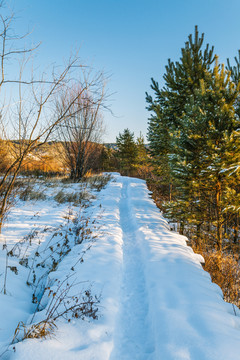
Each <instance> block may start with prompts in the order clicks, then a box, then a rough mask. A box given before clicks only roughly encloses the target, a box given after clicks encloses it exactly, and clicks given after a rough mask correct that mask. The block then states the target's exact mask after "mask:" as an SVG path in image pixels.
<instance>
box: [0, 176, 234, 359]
mask: <svg viewBox="0 0 240 360" xmlns="http://www.w3.org/2000/svg"><path fill="white" fill-rule="evenodd" d="M91 214H92V216H93V217H95V218H96V219H98V223H99V225H100V226H101V230H100V232H99V233H98V237H97V240H96V241H95V242H94V243H93V245H92V247H91V249H90V250H89V251H88V252H87V253H86V255H85V257H84V262H83V263H81V264H79V265H78V267H76V269H75V271H76V276H77V279H78V280H79V281H82V282H84V281H88V282H89V283H91V284H92V285H91V291H92V293H93V294H101V306H100V317H99V319H98V320H94V321H93V320H91V321H81V320H80V319H78V320H76V321H75V320H74V321H72V322H71V323H67V322H66V321H65V320H59V321H58V322H57V326H58V329H57V331H56V333H55V335H54V338H52V339H47V340H38V339H34V340H32V339H29V340H26V341H24V342H21V343H18V344H16V345H15V347H16V352H15V353H10V355H8V357H6V359H11V360H12V359H13V360H30V359H33V358H34V359H35V360H43V359H44V360H48V359H49V360H50V359H51V360H55V359H56V360H68V359H71V360H79V359H84V360H238V359H240V317H239V316H235V312H234V309H233V306H232V305H231V304H228V303H226V302H224V301H223V298H222V292H221V290H220V288H219V287H218V286H216V285H215V284H213V283H212V282H211V279H210V276H209V274H208V273H206V272H205V271H204V270H203V268H202V266H201V262H202V261H203V259H202V257H201V256H199V255H197V254H194V252H193V251H192V249H191V248H190V247H189V246H187V239H186V237H184V236H181V235H179V234H178V233H175V232H172V231H170V230H169V226H168V223H167V221H166V220H165V219H164V218H163V217H162V215H161V213H160V212H159V209H158V208H157V207H156V205H155V204H154V202H153V200H152V199H151V198H150V196H149V191H148V189H147V186H146V183H145V182H144V181H143V180H140V179H134V178H128V177H121V176H120V175H118V174H114V179H113V181H111V182H110V183H109V184H108V185H107V187H106V188H105V189H104V190H102V191H101V193H100V194H99V196H98V198H97V200H96V201H95V202H94V204H93V206H92V208H91ZM80 253H81V252H80V248H79V247H78V248H77V249H74V248H73V249H72V251H71V252H70V253H69V254H68V255H67V256H66V258H65V259H64V261H63V262H62V264H61V263H60V264H59V266H58V268H57V269H56V271H55V272H54V273H53V274H52V275H51V276H54V277H55V278H61V279H62V278H63V277H64V276H65V274H66V269H70V268H71V266H72V263H75V262H76V260H77V259H78V257H79V254H80ZM0 305H1V304H0ZM4 306H7V304H6V302H5V303H4ZM4 311H5V312H6V311H7V309H3V312H4ZM235 311H236V312H237V314H239V311H238V309H235ZM40 315H41V314H40ZM40 315H39V316H40ZM25 317H26V316H25ZM29 317H31V314H29ZM19 320H21V319H19Z"/></svg>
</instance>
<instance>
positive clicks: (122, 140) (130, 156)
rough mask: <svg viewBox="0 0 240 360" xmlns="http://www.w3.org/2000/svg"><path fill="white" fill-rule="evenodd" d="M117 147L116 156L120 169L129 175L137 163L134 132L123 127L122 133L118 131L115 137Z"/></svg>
mask: <svg viewBox="0 0 240 360" xmlns="http://www.w3.org/2000/svg"><path fill="white" fill-rule="evenodd" d="M116 143H117V147H118V152H117V156H118V159H119V163H120V171H121V172H122V173H123V174H127V175H130V174H131V172H132V170H133V169H134V166H135V165H136V163H137V156H138V150H137V145H136V143H135V141H134V133H131V132H130V130H129V129H125V130H124V131H123V133H122V134H121V133H119V136H118V137H117V138H116Z"/></svg>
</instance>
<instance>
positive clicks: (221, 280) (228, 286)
mask: <svg viewBox="0 0 240 360" xmlns="http://www.w3.org/2000/svg"><path fill="white" fill-rule="evenodd" d="M192 248H193V250H194V251H195V252H196V253H199V254H201V255H202V256H203V257H204V259H205V264H204V265H203V268H204V270H206V271H207V272H209V274H210V275H211V279H212V282H214V283H215V284H217V285H218V286H220V288H221V289H222V292H223V296H224V300H225V301H227V302H230V303H232V304H235V305H236V306H238V307H239V308H240V265H239V262H238V260H237V256H234V255H233V254H225V253H224V252H221V251H217V250H213V249H209V250H207V249H204V250H203V249H201V248H200V247H199V246H196V245H194V244H192Z"/></svg>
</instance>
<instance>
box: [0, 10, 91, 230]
mask: <svg viewBox="0 0 240 360" xmlns="http://www.w3.org/2000/svg"><path fill="white" fill-rule="evenodd" d="M11 22H12V16H11V17H10V18H5V19H4V18H3V17H1V15H0V27H2V30H1V31H0V91H1V90H2V88H3V85H4V84H8V85H9V84H12V85H14V86H15V87H17V90H18V91H17V98H16V99H15V98H14V99H13V100H11V101H10V103H9V105H8V106H6V104H5V103H4V99H3V96H2V92H0V95H1V96H0V104H1V105H0V106H1V108H0V115H1V123H0V125H1V132H2V134H4V136H5V139H6V140H9V139H15V140H17V141H15V142H11V146H10V148H11V151H12V153H11V156H10V159H9V163H8V166H7V168H6V169H5V171H4V172H3V176H2V177H1V179H0V231H1V228H2V225H3V221H4V218H5V215H6V210H7V209H8V207H9V205H10V203H11V200H12V199H11V194H12V193H13V190H14V186H15V182H16V179H17V176H18V174H19V171H20V169H21V166H22V164H23V162H24V161H25V160H26V159H27V158H28V157H29V156H30V155H31V154H32V152H33V151H34V150H35V149H36V148H38V147H40V146H41V145H42V144H44V143H46V142H47V141H48V140H49V139H50V137H51V136H52V134H53V132H54V130H55V129H56V127H57V126H59V124H60V123H61V122H63V121H64V122H66V121H67V119H72V118H73V117H74V116H75V113H77V112H78V107H77V106H76V105H75V104H78V100H79V99H83V94H85V93H86V92H87V91H88V89H89V88H90V87H91V85H92V84H93V82H92V83H91V82H90V81H88V80H87V79H86V81H85V82H84V83H83V84H82V87H81V88H79V89H78V91H77V92H72V90H71V89H72V88H75V87H76V83H78V82H79V78H80V75H79V72H81V71H82V70H83V66H81V64H80V63H79V59H78V57H77V55H74V56H72V57H70V59H69V60H68V62H67V63H66V64H65V65H64V66H63V67H62V69H59V68H58V70H57V71H56V68H54V69H52V71H51V74H50V75H49V74H47V73H46V72H44V73H42V74H41V75H40V76H39V77H38V78H36V77H35V72H34V71H31V73H30V76H27V75H25V73H26V72H27V73H28V72H29V63H28V60H29V59H28V58H26V54H27V53H30V54H31V53H32V51H33V50H34V48H30V49H25V48H23V49H20V50H19V48H18V47H15V46H14V44H15V40H21V37H14V36H13V35H12V34H11V28H10V24H11ZM15 56H18V57H21V61H20V67H19V72H18V76H16V77H15V78H14V79H9V78H7V77H6V66H7V65H6V61H7V60H8V59H11V57H15ZM15 73H16V72H15ZM25 76H26V77H25ZM15 91H16V88H15ZM8 92H9V91H8V89H7V91H6V90H5V96H4V98H6V94H7V96H8ZM69 93H71V94H72V96H71V97H69V96H67V99H68V101H67V103H66V104H65V107H64V108H62V109H61V111H60V112H59V111H56V106H55V104H56V102H57V103H60V102H61V99H63V97H64V95H63V94H69Z"/></svg>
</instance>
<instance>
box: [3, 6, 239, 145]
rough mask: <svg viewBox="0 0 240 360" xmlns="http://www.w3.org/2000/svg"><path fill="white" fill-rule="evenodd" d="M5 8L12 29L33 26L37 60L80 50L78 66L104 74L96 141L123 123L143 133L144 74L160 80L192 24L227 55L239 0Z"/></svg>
mask: <svg viewBox="0 0 240 360" xmlns="http://www.w3.org/2000/svg"><path fill="white" fill-rule="evenodd" d="M7 4H8V5H9V6H10V7H11V8H13V10H14V12H15V15H16V21H15V28H16V32H26V31H27V30H28V29H31V30H33V33H32V34H31V37H30V38H31V40H32V41H34V42H35V43H36V42H38V41H41V42H42V44H41V48H40V49H39V51H38V61H39V62H40V63H41V64H43V65H44V66H47V65H48V64H51V63H57V64H61V63H62V62H63V60H64V59H67V58H68V57H69V54H70V52H71V51H72V50H74V49H76V48H78V49H79V48H80V57H81V58H82V61H83V63H85V64H89V65H91V66H93V67H94V68H95V69H96V70H104V71H105V72H106V74H108V75H111V77H110V80H109V83H108V88H109V92H110V93H113V95H112V97H111V99H110V101H109V105H111V109H112V111H113V113H114V115H115V116H112V114H110V113H105V123H106V128H107V133H106V135H105V138H104V140H105V141H109V142H114V141H115V138H116V136H117V135H118V133H119V132H122V131H123V129H124V128H126V127H128V128H130V130H131V131H134V133H135V136H139V134H140V132H142V133H143V134H144V135H146V131H147V118H148V116H149V114H148V112H147V111H146V110H145V106H146V103H145V92H146V91H149V90H150V78H151V77H154V78H155V79H156V80H158V81H159V82H160V84H163V83H162V80H161V79H162V75H163V72H164V67H165V65H166V63H167V59H168V58H171V59H173V60H178V58H179V55H180V49H181V47H182V46H184V42H185V41H186V40H187V37H188V35H189V34H190V33H192V32H193V31H194V26H195V25H198V26H199V31H200V32H204V33H205V39H206V41H207V42H209V43H210V45H215V51H216V53H217V54H218V55H219V56H220V62H225V60H226V57H230V58H233V57H234V56H235V55H236V54H237V50H238V49H240V21H239V14H240V1H239V0H229V1H226V0H224V1H223V0H202V1H194V0H191V1H190V0H172V1H171V0H169V1H163V0H121V1H119V0H65V1H63V0H41V1H39V0H38V1H36V0H21V1H17V0H15V1H7Z"/></svg>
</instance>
